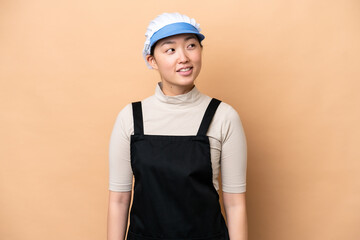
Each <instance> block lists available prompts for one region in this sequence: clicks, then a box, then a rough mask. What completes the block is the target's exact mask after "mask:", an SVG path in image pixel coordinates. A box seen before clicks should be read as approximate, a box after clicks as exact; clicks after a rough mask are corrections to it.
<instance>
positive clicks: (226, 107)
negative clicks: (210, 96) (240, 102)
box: [214, 102, 240, 122]
mask: <svg viewBox="0 0 360 240" xmlns="http://www.w3.org/2000/svg"><path fill="white" fill-rule="evenodd" d="M214 117H216V118H218V119H219V120H221V121H222V122H233V121H235V122H236V121H240V116H239V114H238V112H237V111H236V109H235V108H234V107H232V106H231V105H230V104H228V103H226V102H221V103H220V105H219V107H218V109H217V110H216V114H215V116H214Z"/></svg>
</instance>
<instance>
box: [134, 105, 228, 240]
mask: <svg viewBox="0 0 360 240" xmlns="http://www.w3.org/2000/svg"><path fill="white" fill-rule="evenodd" d="M220 102H221V101H219V100H217V99H215V98H213V99H212V100H211V102H210V104H209V105H208V107H207V109H206V112H205V114H204V117H203V119H202V122H201V125H200V127H199V130H198V133H197V135H196V136H193V135H191V136H169V135H146V134H144V126H143V117H142V108H141V102H134V103H132V107H133V117H134V135H131V167H132V170H133V174H134V176H135V186H134V197H133V204H132V207H131V211H130V226H129V231H128V236H127V240H156V239H162V240H167V239H169V240H170V239H171V240H188V239H197V240H200V239H201V240H203V239H204V240H205V239H206V240H228V239H229V236H228V229H227V226H226V223H225V220H224V217H223V215H222V213H221V208H220V203H219V194H218V193H217V191H216V189H215V188H214V185H213V172H212V166H211V158H210V143H209V138H208V137H207V136H206V132H207V130H208V128H209V125H210V122H211V120H212V118H213V116H214V114H215V111H216V109H217V107H218V106H219V104H220Z"/></svg>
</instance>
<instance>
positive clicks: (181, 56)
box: [178, 49, 189, 63]
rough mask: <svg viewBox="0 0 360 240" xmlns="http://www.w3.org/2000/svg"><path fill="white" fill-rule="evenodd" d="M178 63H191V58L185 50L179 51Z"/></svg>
mask: <svg viewBox="0 0 360 240" xmlns="http://www.w3.org/2000/svg"><path fill="white" fill-rule="evenodd" d="M178 54H179V56H178V62H179V63H186V62H188V61H189V57H188V56H187V53H186V51H185V50H184V49H181V50H178Z"/></svg>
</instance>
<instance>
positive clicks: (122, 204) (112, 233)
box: [107, 191, 131, 240]
mask: <svg viewBox="0 0 360 240" xmlns="http://www.w3.org/2000/svg"><path fill="white" fill-rule="evenodd" d="M130 200H131V191H127V192H113V191H109V208H108V218H107V240H124V239H125V234H126V229H127V223H128V214H129V206H130Z"/></svg>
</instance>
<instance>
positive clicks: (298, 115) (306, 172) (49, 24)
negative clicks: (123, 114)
mask: <svg viewBox="0 0 360 240" xmlns="http://www.w3.org/2000/svg"><path fill="white" fill-rule="evenodd" d="M165 11H167V12H174V11H179V12H180V13H184V14H187V15H189V16H191V17H194V18H195V19H196V20H197V21H198V22H199V23H200V24H201V28H202V32H203V33H204V34H205V36H206V39H205V40H204V42H203V45H204V55H203V56H204V58H203V69H202V72H201V74H200V76H199V78H198V79H197V83H196V84H197V86H198V88H199V89H200V90H201V91H202V92H203V93H206V94H208V95H210V96H213V97H217V98H219V99H221V100H223V101H225V102H227V103H229V104H231V105H232V106H234V108H235V109H236V110H237V111H238V112H239V114H240V116H241V119H242V122H243V126H244V129H245V132H246V136H247V141H248V171H247V180H248V185H247V206H248V219H249V236H250V237H249V239H250V240H289V239H291V240H304V239H306V240H338V239H341V240H358V239H360V229H359V226H360V174H359V172H360V164H359V158H360V149H359V136H360V128H359V122H360V107H359V103H360V95H359V90H360V84H359V80H360V67H359V66H360V57H359V56H360V44H359V43H360V2H359V1H358V0H343V1H329V0H326V1H325V0H322V1H320V0H315V1H314V0H304V1H289V0H271V1H269V0H259V1H234V0H223V1H187V0H185V1H145V0H144V1H113V0H110V1H94V0H87V1H85V0H64V1H48V0H37V1H30V0H27V1H26V0H15V1H10V0H2V1H0V84H1V85H0V91H1V94H0V117H1V122H0V132H1V133H0V146H1V147H0V161H1V162H0V164H1V165H0V239H2V240H35V239H36V240H42V239H52V240H60V239H61V240H63V239H71V240H83V239H87V240H95V239H96V240H98V239H105V238H106V214H107V199H108V190H107V187H108V144H109V139H110V133H111V130H112V126H113V124H114V121H115V117H116V115H117V113H118V112H119V111H120V110H121V109H122V108H123V107H124V106H125V105H126V104H127V103H129V102H130V101H134V100H139V99H142V98H145V97H147V96H149V95H152V94H153V93H154V90H155V84H156V82H157V81H158V80H159V77H158V74H157V73H156V72H155V71H152V70H149V69H147V68H146V66H145V63H144V61H143V59H142V57H141V51H142V48H143V42H144V40H145V37H144V34H145V30H146V27H147V25H148V23H149V21H150V20H151V19H153V18H154V17H155V16H156V15H157V14H160V13H162V12H165Z"/></svg>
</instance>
